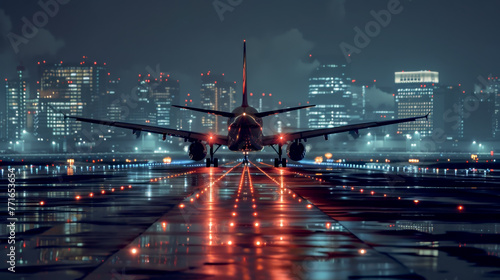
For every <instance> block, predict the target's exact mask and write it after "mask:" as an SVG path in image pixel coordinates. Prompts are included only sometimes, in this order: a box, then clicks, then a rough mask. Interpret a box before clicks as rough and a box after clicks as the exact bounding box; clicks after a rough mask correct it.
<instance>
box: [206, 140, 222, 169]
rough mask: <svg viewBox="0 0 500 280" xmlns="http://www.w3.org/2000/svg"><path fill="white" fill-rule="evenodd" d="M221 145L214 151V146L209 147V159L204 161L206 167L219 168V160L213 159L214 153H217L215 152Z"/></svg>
mask: <svg viewBox="0 0 500 280" xmlns="http://www.w3.org/2000/svg"><path fill="white" fill-rule="evenodd" d="M220 146H221V145H218V146H217V149H215V151H214V145H212V144H211V145H210V158H207V159H206V166H207V167H210V166H211V165H212V164H213V166H214V167H219V159H218V158H214V154H215V152H217V150H218V149H219V148H220Z"/></svg>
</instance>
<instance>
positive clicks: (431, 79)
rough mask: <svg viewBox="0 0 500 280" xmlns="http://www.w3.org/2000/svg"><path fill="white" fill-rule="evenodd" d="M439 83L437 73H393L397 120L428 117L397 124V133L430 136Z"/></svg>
mask: <svg viewBox="0 0 500 280" xmlns="http://www.w3.org/2000/svg"><path fill="white" fill-rule="evenodd" d="M438 83H439V73H438V72H433V71H402V72H395V84H396V88H397V92H396V96H395V101H396V111H397V116H398V118H409V117H415V116H422V115H426V114H427V113H431V114H430V115H429V118H428V120H425V119H421V120H417V121H414V122H407V123H400V124H398V133H400V134H403V135H408V134H411V135H413V133H415V132H417V133H419V134H420V137H426V136H430V135H431V134H432V130H433V119H434V116H433V110H434V94H435V90H436V87H437V85H438Z"/></svg>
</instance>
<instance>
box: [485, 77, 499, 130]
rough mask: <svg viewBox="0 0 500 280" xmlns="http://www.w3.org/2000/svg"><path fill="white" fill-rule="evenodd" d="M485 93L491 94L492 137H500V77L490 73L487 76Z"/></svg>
mask: <svg viewBox="0 0 500 280" xmlns="http://www.w3.org/2000/svg"><path fill="white" fill-rule="evenodd" d="M485 91H486V93H488V94H491V95H492V96H491V98H492V102H493V103H494V108H493V127H492V129H493V137H494V138H497V139H500V79H499V78H498V77H494V76H492V75H490V76H489V77H488V81H487V86H486V89H485Z"/></svg>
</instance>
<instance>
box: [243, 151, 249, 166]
mask: <svg viewBox="0 0 500 280" xmlns="http://www.w3.org/2000/svg"><path fill="white" fill-rule="evenodd" d="M248 163H249V161H248V153H246V152H245V153H243V164H248Z"/></svg>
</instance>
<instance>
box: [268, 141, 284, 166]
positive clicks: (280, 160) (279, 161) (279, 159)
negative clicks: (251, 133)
mask: <svg viewBox="0 0 500 280" xmlns="http://www.w3.org/2000/svg"><path fill="white" fill-rule="evenodd" d="M271 147H272V148H273V150H274V151H275V152H276V153H277V154H278V157H277V158H275V159H274V167H279V166H280V164H281V166H282V167H286V158H282V155H283V149H281V147H282V145H278V150H276V149H275V148H274V146H271Z"/></svg>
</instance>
